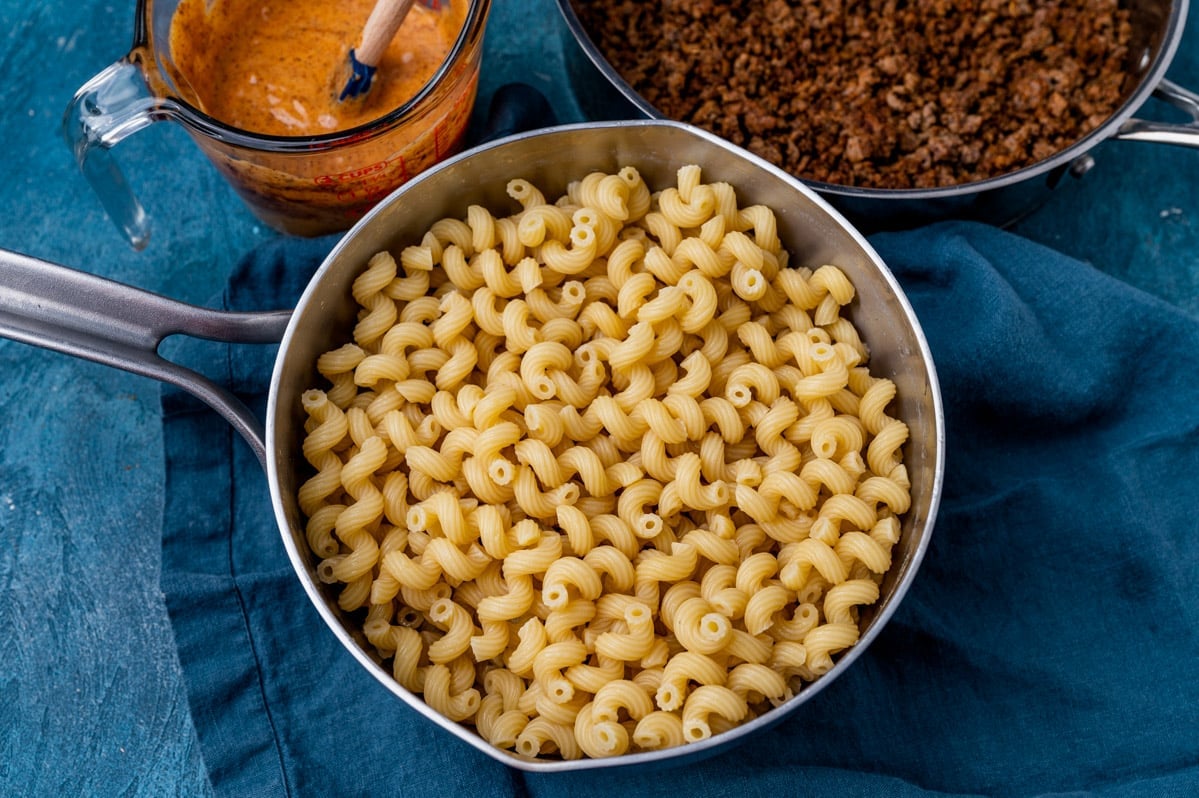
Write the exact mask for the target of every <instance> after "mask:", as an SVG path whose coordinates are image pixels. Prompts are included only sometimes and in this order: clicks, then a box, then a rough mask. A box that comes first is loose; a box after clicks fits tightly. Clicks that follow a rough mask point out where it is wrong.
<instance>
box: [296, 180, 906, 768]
mask: <svg viewBox="0 0 1199 798" xmlns="http://www.w3.org/2000/svg"><path fill="white" fill-rule="evenodd" d="M508 194H509V195H510V196H511V197H512V199H513V201H514V204H513V212H512V213H510V214H509V215H507V216H494V215H493V214H492V213H491V212H490V211H488V210H487V209H484V208H481V207H477V206H472V207H470V208H468V209H466V213H465V217H464V218H463V219H450V218H447V219H443V220H441V221H438V222H437V223H436V224H434V225H433V226H432V227H431V228H430V229H429V230H428V231H427V232H426V233H425V235H424V237H423V238H422V239H421V240H420V241H414V242H412V244H411V245H410V246H407V247H405V248H404V249H403V250H402V251H401V252H399V253H398V256H399V257H398V259H397V258H396V256H395V253H389V252H380V253H378V254H377V255H376V256H374V257H373V258H372V259H371V260H370V263H369V264H368V265H367V267H366V269H365V270H364V271H363V272H362V274H361V276H359V277H358V278H357V280H356V282H355V283H354V285H353V295H354V299H355V300H356V301H357V302H358V304H359V305H360V306H361V312H360V313H359V316H358V319H357V324H356V326H355V327H354V330H353V340H352V341H351V342H348V343H346V344H345V345H344V346H341V347H339V348H337V349H334V350H332V351H330V352H328V353H327V354H325V355H323V356H322V357H321V358H320V359H319V361H318V363H317V369H318V370H319V372H320V373H321V374H322V375H323V376H324V378H325V379H326V380H327V384H326V385H325V386H324V387H323V388H313V389H311V390H309V391H307V392H306V393H305V394H304V395H303V405H304V410H305V411H306V413H307V414H308V422H307V426H306V432H307V434H306V437H305V439H304V442H303V454H304V457H305V458H306V459H307V461H308V462H309V463H310V464H311V466H312V469H313V474H312V476H311V478H309V479H308V480H307V481H306V482H305V483H304V484H303V486H302V487H301V489H300V491H299V503H300V506H301V508H302V510H303V512H304V513H305V514H306V516H307V519H308V522H307V529H306V534H307V540H308V544H309V546H310V547H311V549H312V551H313V553H314V554H315V555H316V557H318V558H319V560H320V564H319V568H318V575H319V577H320V578H321V579H322V580H324V581H325V582H327V583H331V584H335V585H339V586H340V592H339V602H340V605H341V606H342V608H344V609H345V610H348V611H360V613H361V616H362V617H363V619H364V620H363V632H364V635H365V637H366V639H367V640H368V641H369V643H370V644H371V645H372V646H374V648H375V649H376V650H377V653H378V655H379V656H380V657H381V658H382V660H384V661H387V660H390V661H391V667H392V670H393V672H394V675H395V679H396V680H397V681H398V682H399V683H400V684H402V685H403V686H404V687H406V688H407V689H409V690H412V691H414V692H417V693H420V694H422V695H423V696H424V699H425V700H426V701H427V702H428V703H429V705H430V706H432V707H433V708H434V709H435V710H437V711H438V712H440V713H442V714H444V715H446V716H447V717H449V718H452V719H453V720H455V721H459V722H462V723H465V724H469V725H472V726H473V727H474V728H475V729H476V730H477V731H478V733H479V734H480V735H481V736H482V737H483V738H485V739H487V740H488V741H490V742H491V743H493V744H494V745H497V746H500V747H502V748H507V749H511V750H514V751H515V752H517V753H519V754H523V755H527V756H534V757H535V756H558V757H565V758H575V757H582V756H588V757H603V756H613V755H618V754H622V753H625V752H629V751H643V750H654V749H659V748H664V747H669V746H676V745H681V744H684V743H690V742H695V741H699V740H703V739H705V738H707V737H709V736H711V735H713V734H717V733H719V732H721V731H723V730H726V729H729V728H730V727H732V726H734V725H736V724H740V723H743V722H745V721H747V720H748V719H750V718H753V717H755V716H757V715H760V714H761V713H763V712H766V711H768V710H770V709H771V708H772V707H773V706H777V705H778V704H780V703H781V702H784V701H786V700H787V699H788V698H789V697H791V696H792V695H793V694H794V693H795V692H796V691H798V690H799V689H800V688H801V686H802V685H803V683H804V682H807V681H810V680H813V679H815V678H817V677H819V676H820V675H821V674H823V673H825V672H827V671H828V670H829V669H830V668H831V667H832V666H833V661H834V657H835V656H836V655H837V654H838V653H839V652H841V651H844V650H845V649H846V648H848V647H850V646H852V645H854V643H855V642H856V641H857V639H858V636H859V624H858V613H859V608H860V607H863V606H866V605H870V604H873V603H875V602H876V601H877V600H878V598H879V583H880V581H881V579H882V576H883V574H884V573H885V572H886V571H887V570H888V568H889V567H890V565H891V549H892V547H893V546H894V544H895V543H896V541H897V540H898V538H899V533H900V521H899V519H900V516H901V515H902V514H903V513H904V512H905V511H906V510H907V508H908V505H909V502H910V484H909V481H908V477H907V473H906V471H905V467H904V465H903V463H902V460H901V447H902V445H903V444H904V442H905V441H906V440H907V437H908V428H907V426H906V425H905V424H904V422H903V421H901V420H899V419H897V418H894V417H892V416H890V415H888V413H887V408H888V406H889V405H890V403H891V401H892V399H893V398H894V396H895V386H894V384H893V383H892V382H891V381H889V380H887V379H882V378H879V377H876V376H873V375H871V373H870V372H869V370H868V368H867V357H868V352H867V349H866V346H865V344H864V343H863V342H862V340H861V339H860V338H859V336H858V333H857V330H856V329H855V328H854V326H853V324H852V323H851V321H850V320H849V319H848V318H847V317H846V316H843V315H842V309H843V308H844V307H845V306H846V305H847V304H849V303H850V302H851V300H852V299H853V297H854V287H853V285H852V284H851V283H850V281H849V280H848V279H847V278H846V276H845V274H844V273H843V272H842V271H841V270H840V269H838V268H837V267H836V266H834V265H824V264H816V268H811V266H809V265H800V264H791V263H789V262H788V253H787V252H786V251H784V250H783V249H782V248H781V246H780V242H779V238H778V235H777V232H776V229H775V217H774V214H773V213H772V211H771V210H770V209H768V208H765V207H762V206H749V207H740V206H739V205H738V203H737V198H736V194H735V191H734V188H733V187H732V186H730V185H728V184H725V183H716V182H713V183H705V182H703V180H702V175H701V171H700V168H699V167H698V166H687V167H684V168H682V169H680V170H679V172H678V178H677V183H676V184H675V185H671V186H665V187H661V188H660V190H656V191H655V190H654V189H652V188H651V187H650V186H647V185H646V184H645V182H644V181H643V180H642V178H641V176H640V175H639V174H638V172H637V171H636V170H635V169H633V168H631V167H626V168H623V169H621V170H620V171H619V172H617V173H616V174H600V173H596V174H588V175H586V176H584V177H582V178H581V179H580V180H578V181H577V182H574V183H572V184H571V185H570V186H569V189H568V191H567V193H566V195H565V196H562V197H560V198H553V199H551V198H547V197H546V196H544V195H543V193H542V192H541V191H540V190H539V189H538V188H537V187H536V186H534V185H532V184H530V183H529V182H527V181H524V180H519V179H517V180H512V181H511V182H510V183H509V184H508Z"/></svg>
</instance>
